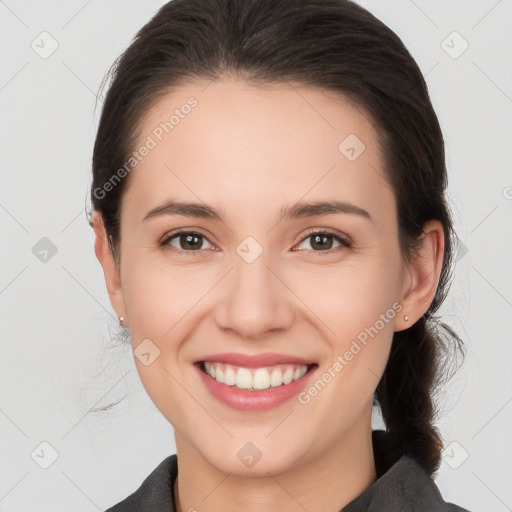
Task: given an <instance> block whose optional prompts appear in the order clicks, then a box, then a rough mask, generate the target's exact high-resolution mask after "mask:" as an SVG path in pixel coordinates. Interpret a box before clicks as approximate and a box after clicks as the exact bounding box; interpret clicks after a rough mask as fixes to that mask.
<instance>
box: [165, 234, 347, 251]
mask: <svg viewBox="0 0 512 512" xmlns="http://www.w3.org/2000/svg"><path fill="white" fill-rule="evenodd" d="M180 235H196V236H199V237H203V238H204V239H205V240H207V241H208V242H209V243H212V242H210V240H208V237H207V236H206V235H203V234H202V233H199V232H197V231H178V232H176V233H171V234H170V235H169V236H166V237H165V238H164V239H163V240H162V241H161V242H160V243H159V245H160V247H162V248H163V249H164V250H168V251H171V252H175V253H178V254H190V255H199V254H201V252H202V251H203V250H202V249H198V250H195V251H179V250H177V249H176V248H174V247H173V248H171V246H169V245H168V244H169V242H170V241H171V240H172V239H174V238H177V237H179V236H180ZM313 235H329V236H332V237H333V238H334V239H335V240H336V241H337V242H339V243H340V246H338V247H336V248H334V249H329V250H326V251H314V250H310V251H311V252H313V253H316V254H318V255H323V254H333V253H334V252H338V251H339V250H341V249H343V248H346V249H350V248H351V247H352V242H351V241H350V240H349V239H348V238H345V237H343V236H341V235H340V234H339V233H338V232H336V231H330V230H323V231H310V232H309V233H308V234H306V235H305V236H304V237H303V238H302V239H301V240H300V241H299V244H301V243H302V242H304V241H305V240H307V239H308V238H311V237H312V236H313Z"/></svg>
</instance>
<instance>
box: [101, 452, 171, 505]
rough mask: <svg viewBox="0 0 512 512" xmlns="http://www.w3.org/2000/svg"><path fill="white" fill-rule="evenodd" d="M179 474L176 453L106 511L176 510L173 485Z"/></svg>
mask: <svg viewBox="0 0 512 512" xmlns="http://www.w3.org/2000/svg"><path fill="white" fill-rule="evenodd" d="M177 474H178V463H177V456H176V454H174V455H170V456H169V457H167V458H166V459H164V460H163V461H162V462H160V464H158V466H157V467H156V468H155V469H154V470H153V471H152V472H151V473H150V474H149V475H148V476H147V477H146V478H145V480H144V481H143V482H142V484H140V486H139V487H138V489H137V490H136V491H134V492H133V493H132V494H130V495H129V496H127V497H126V498H125V499H124V500H122V501H120V502H119V503H117V504H116V505H114V506H112V507H110V508H109V509H107V510H106V511H105V512H174V496H173V485H174V480H175V479H176V476H177Z"/></svg>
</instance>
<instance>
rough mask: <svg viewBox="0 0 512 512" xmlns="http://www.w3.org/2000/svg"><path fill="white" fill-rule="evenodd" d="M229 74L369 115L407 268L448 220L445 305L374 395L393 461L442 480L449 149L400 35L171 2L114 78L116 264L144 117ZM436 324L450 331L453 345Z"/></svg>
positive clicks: (327, 1)
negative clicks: (190, 86) (119, 174)
mask: <svg viewBox="0 0 512 512" xmlns="http://www.w3.org/2000/svg"><path fill="white" fill-rule="evenodd" d="M222 74H232V75H234V76H238V77H240V78H241V79H243V80H245V81H246V82H247V83H250V84H252V85H258V84H265V83H280V82H285V81H293V82H295V83H299V84H304V85H309V86H314V87H317V88H320V89H322V90H324V91H332V92H335V93H338V94H340V95H342V96H343V97H344V98H346V99H347V100H350V101H352V102H353V103H354V104H356V105H358V106H359V107H360V108H362V109H363V111H364V112H365V113H366V114H367V115H369V116H371V118H372V120H373V121H374V122H375V124H376V126H377V132H378V133H379V143H380V147H381V149H382V154H383V159H384V167H385V172H386V177H387V179H388V180H389V182H390V183H391V185H392V187H393V190H394V192H395V196H396V200H397V208H398V224H399V244H400V248H401V251H402V255H403V257H404V258H405V259H406V260H407V261H410V257H411V255H412V252H413V251H414V250H415V249H417V247H418V244H419V236H420V235H421V234H422V227H423V225H424V223H425V222H426V221H428V220H430V219H437V220H439V221H440V222H441V223H442V225H443V228H444V235H445V250H444V261H443V266H442V270H441V276H440V281H439V285H438V289H437V291H436V294H435V297H434V299H433V301H432V303H431V305H430V307H429V309H428V311H427V312H426V313H425V315H424V316H423V317H422V318H420V319H419V320H418V321H416V322H415V323H414V325H412V326H411V327H409V328H408V329H406V330H403V331H400V332H395V333H394V336H393V342H392V347H391V353H390V357H389V361H388V363H387V366H386V369H385V371H384V375H383V377H382V379H381V381H380V382H379V384H378V386H377V390H376V394H375V399H376V402H377V403H378V404H379V405H380V407H381V410H382V416H383V419H384V421H385V424H386V427H387V430H388V434H389V437H390V439H391V445H390V446H391V448H390V453H389V456H390V457H392V458H398V457H399V456H401V455H402V454H408V455H410V456H411V457H414V458H415V459H416V460H417V461H418V462H419V463H420V464H421V465H422V466H423V467H424V468H425V469H426V470H427V471H428V472H429V473H430V474H433V473H435V471H436V470H437V469H438V467H439V464H440V459H441V450H442V442H441V438H440V435H439V432H438V430H437V429H436V428H435V426H434V419H435V416H436V412H437V411H436V408H435V404H434V394H435V391H436V390H437V389H438V385H439V384H440V383H441V382H442V381H445V379H443V378H441V377H446V375H445V373H443V371H444V370H446V368H445V366H444V364H445V360H444V359H443V356H446V354H448V348H450V347H451V348H458V349H459V350H460V352H461V353H463V345H462V341H461V340H460V338H459V337H458V336H457V335H456V334H455V333H454V332H453V331H452V330H451V329H450V328H449V327H448V326H447V325H445V324H443V323H439V322H437V320H436V321H434V318H433V315H434V313H435V312H436V311H437V309H438V308H439V306H440V305H441V303H442V302H443V300H444V298H445V296H446V294H447V291H448V287H449V279H450V277H451V270H452V253H453V249H454V242H455V237H456V235H455V233H454V230H453V227H452V220H451V217H450V212H449V208H448V205H447V202H446V199H445V189H446V186H447V174H446V167H445V154H444V142H443V136H442V133H441V129H440V126H439V122H438V119H437V116H436V114H435V112H434V109H433V107H432V104H431V102H430V98H429V94H428V91H427V86H426V84H425V80H424V78H423V76H422V74H421V71H420V69H419V68H418V66H417V64H416V62H415V61H414V59H413V58H412V57H411V55H410V54H409V52H408V51H407V49H406V48H405V46H404V44H403V43H402V41H401V40H400V38H399V37H398V36H397V35H396V34H395V33H394V32H393V31H392V30H391V29H389V28H388V27H387V26H386V25H385V24H384V23H382V22H381V21H380V20H378V19H377V18H376V17H375V16H373V15H372V14H371V13H369V12H368V11H366V10H365V9H364V8H362V7H361V6H359V5H358V4H356V3H354V2H352V1H349V0H173V1H171V2H169V3H167V4H165V5H164V6H163V7H161V8H160V10H159V11H158V12H157V13H156V15H155V16H154V17H153V18H152V19H151V20H150V21H149V22H148V23H147V24H146V25H145V26H144V27H142V29H141V30H140V31H139V32H138V33H137V35H136V37H135V38H134V40H133V41H132V43H131V44H130V46H129V47H128V48H127V49H126V50H125V51H124V52H123V54H122V55H121V56H120V57H119V58H118V59H117V60H116V61H115V62H114V64H113V66H112V68H111V69H110V72H109V75H110V77H111V78H112V80H111V83H110V85H109V88H108V93H107V94H106V97H105V102H104V105H103V110H102V114H101V118H100V123H99V127H98V132H97V136H96V141H95V145H94V153H93V162H92V172H93V181H92V186H91V193H92V204H93V207H94V209H95V210H98V211H100V212H101V214H102V215H103V219H104V222H105V227H106V231H107V234H108V236H109V243H110V246H111V250H112V253H113V255H114V258H115V260H116V263H117V264H118V265H119V264H120V254H119V236H120V232H119V226H120V222H119V219H120V206H121V199H122V195H123V191H124V190H125V189H126V187H127V182H128V181H129V175H128V177H127V178H126V179H123V180H120V182H119V183H116V184H115V186H112V187H109V190H108V193H105V190H106V188H105V187H104V185H105V184H106V183H107V182H108V181H109V179H111V178H112V176H113V174H114V172H115V171H116V170H118V169H120V168H121V167H122V166H123V165H124V164H125V162H127V160H128V158H129V155H130V153H131V152H132V151H133V150H134V145H135V142H136V140H137V137H138V135H139V134H138V133H137V128H138V127H139V125H140V121H141V119H142V118H143V116H144V115H145V113H147V112H148V110H149V108H150V107H151V106H152V105H154V104H155V103H156V102H157V101H158V100H159V99H160V98H161V97H162V96H163V95H164V94H166V93H167V92H169V91H170V90H172V88H173V87H175V86H178V85H180V84H183V83H185V82H187V81H193V80H194V79H198V78H200V79H215V78H217V77H219V76H220V75H222ZM104 84H105V83H104ZM104 84H103V85H104ZM438 326H441V327H442V328H443V329H444V330H445V331H446V332H447V333H448V334H449V341H448V343H446V342H445V339H443V336H442V335H441V332H440V330H438V329H437V328H438ZM446 361H448V359H446Z"/></svg>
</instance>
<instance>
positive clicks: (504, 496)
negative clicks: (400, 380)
mask: <svg viewBox="0 0 512 512" xmlns="http://www.w3.org/2000/svg"><path fill="white" fill-rule="evenodd" d="M163 3H164V2H163V1H155V0H151V1H150V0H145V1H138V2H133V1H126V0H125V1H122V2H121V1H113V0H108V1H105V0H103V1H101V2H100V1H99V0H92V1H91V0H90V1H88V2H87V1H83V0H80V1H70V0H67V1H65V2H64V1H62V2H50V1H45V2H36V1H32V2H30V1H22V0H5V1H2V0H0V23H1V30H0V48H1V52H2V53H1V66H0V112H1V124H0V130H1V134H0V140H1V157H0V158H1V160H0V166H1V167H0V168H1V187H0V230H1V232H0V236H1V238H0V239H1V241H2V244H1V246H2V251H1V258H2V264H1V269H2V271H1V274H0V315H1V320H2V321H1V324H0V329H1V332H0V337H1V347H2V351H1V358H0V382H1V387H0V429H1V438H0V454H1V455H0V471H1V473H0V511H9V512H18V511H24V512H26V511H28V510H33V511H52V512H59V511H66V512H67V511H69V510H73V511H77V512H79V511H84V512H88V511H95V510H104V509H105V508H107V507H108V506H111V505H113V504H114V503H116V502H118V501H120V500H121V499H122V498H124V497H125V496H127V495H128V494H129V493H131V492H133V491H134V490H135V489H136V488H137V487H138V486H139V485H140V483H141V482H142V480H143V479H144V478H145V477H146V476H147V475H148V474H149V472H150V471H151V470H152V469H153V468H154V467H156V465H157V464H158V463H159V462H160V461H161V460H163V458H165V457H166V456H167V455H169V454H171V453H175V446H174V437H173V431H172V427H171V426H170V425H169V423H168V422H167V420H165V419H164V418H163V416H162V415H161V414H160V413H159V411H158V410H157V409H156V407H155V406H154V405H153V403H152V402H151V400H150V399H149V397H148V396H147V394H146V392H145V390H144V388H143V387H142V385H141V383H140V381H139V377H138V374H137V371H136V369H135V365H134V362H133V355H132V353H131V351H130V350H129V349H126V348H123V349H120V348H117V349H110V348H108V345H109V343H110V342H111V340H110V335H111V334H114V333H115V332H116V330H117V319H116V317H115V315H114V313H113V311H112V308H111V306H110V303H109V300H108V295H107V293H106V289H105V283H104V280H103V273H102V270H101V267H100V265H99V263H98V261H97V260H96V257H95V255H94V249H93V241H94V238H93V231H92V229H91V228H90V227H89V225H88V224H87V220H86V216H85V209H84V208H85V201H86V200H87V207H89V205H90V203H89V192H88V191H89V188H90V163H91V155H92V146H93V142H94V136H95V130H96V126H97V122H98V118H99V113H100V107H101V101H100V102H99V103H98V108H97V110H96V114H95V113H94V107H95V99H96V98H95V94H96V92H97V91H98V88H99V85H100V82H101V80H102V77H103V76H104V74H105V72H106V71H107V69H108V67H109V66H110V64H111V63H112V62H113V60H114V59H115V58H116V57H117V56H118V55H119V53H120V52H121V51H122V50H123V49H124V48H125V47H126V46H127V45H128V44H129V42H130V40H131V38H132V37H133V36H134V34H135V33H136V31H137V30H138V29H139V28H140V27H141V26H142V25H143V24H144V23H146V22H147V21H148V20H149V19H150V17H151V16H152V15H153V14H154V12H155V11H156V10H157V8H158V7H160V6H161V5H163ZM360 3H361V4H362V5H363V6H365V7H366V8H368V9H369V10H370V11H372V12H373V13H374V14H375V15H376V16H377V17H379V18H380V19H382V20H383V21H384V22H385V23H386V24H388V25H389V26H390V27H391V28H392V29H393V30H395V31H396V32H397V33H398V35H399V36H400V37H401V38H402V40H403V41H404V43H405V44H406V46H407V47H408V48H409V50H410V51H411V53H412V55H413V56H414V57H415V59H416V60H417V62H418V64H419V65H420V67H421V69H422V71H423V72H424V74H425V75H426V80H427V82H428V85H429V90H430V93H431V97H432V101H433V104H434V107H435V109H436V111H437V113H438V116H439V119H440V122H441V125H442V128H443V132H444V135H445V139H446V149H447V165H448V171H449V181H450V190H449V197H450V204H451V206H452V210H453V214H454V219H455V223H456V229H457V232H458V235H459V237H460V238H461V240H462V242H463V245H462V246H461V249H460V252H459V254H458V258H459V259H458V263H457V266H456V274H455V280H454V284H453V286H452V289H451V292H450V296H449V299H448V301H447V302H446V304H445V305H444V307H443V311H444V312H445V313H446V316H445V319H446V321H447V323H449V324H450V325H452V326H453V327H454V328H455V329H456V330H457V332H458V333H459V335H460V336H461V337H462V338H463V339H464V341H465V342H466V346H467V349H468V356H467V359H466V362H465V364H464V366H463V368H462V369H461V370H460V371H459V372H458V373H457V376H456V377H455V378H454V379H453V380H452V381H451V384H450V386H449V387H448V388H447V389H446V393H445V395H444V397H443V401H442V403H441V406H442V411H443V415H442V418H441V420H440V421H439V428H440V429H441V432H442V435H443V437H444V439H445V441H446V446H447V447H448V448H447V451H446V452H445V457H444V461H443V464H442V467H441V470H440V472H439V477H438V478H437V483H438V485H439V487H440V489H441V491H442V493H443V495H444V497H445V499H447V500H449V501H453V502H455V503H457V504H459V505H461V506H464V507H466V508H469V509H470V510H472V511H483V510H485V511H489V510H492V511H495V512H502V511H506V510H512V487H511V486H510V481H511V477H512V457H511V455H512V437H511V436H510V427H511V424H512V378H511V372H510V368H511V365H512V357H511V355H512V343H511V341H512V340H511V335H510V332H511V328H512V314H511V313H512V286H511V284H512V265H511V262H512V254H511V253H512V244H511V239H512V237H511V234H512V233H511V231H512V230H511V225H512V223H511V219H512V173H511V163H512V144H511V143H512V126H511V122H510V121H511V118H512V117H511V114H512V69H511V62H512V32H511V31H510V26H511V23H512V0H500V1H496V0H479V1H468V0H457V1H455V0H451V1H446V0H443V1H440V0H439V1H426V0H415V1H413V0H396V1H391V0H387V1H382V0H372V1H364V2H363V1H361V2H360ZM43 31H47V32H48V33H49V34H51V38H53V39H54V40H55V41H57V43H58V48H57V50H56V51H55V52H54V53H53V54H52V55H50V56H49V57H48V58H45V59H44V58H42V57H41V56H40V55H39V54H38V53H36V51H34V50H33V49H32V47H31V44H32V42H33V41H35V43H34V45H35V44H38V45H39V48H40V50H39V51H42V47H43V45H44V48H45V49H46V50H49V49H51V44H52V41H51V39H50V38H48V36H40V34H41V32H43ZM453 31H456V32H458V33H459V34H460V36H461V37H462V38H463V39H464V40H465V41H467V43H468V44H469V47H468V48H467V50H466V51H465V52H464V53H462V54H461V55H458V53H460V51H461V50H462V49H463V47H464V46H463V45H464V41H463V40H462V39H461V38H460V37H459V36H457V35H453V34H452V32H453ZM42 37H46V39H45V40H44V41H43V42H41V38H42ZM443 41H444V43H443ZM450 53H451V55H450ZM454 56H457V58H454ZM43 237H47V238H48V239H49V240H51V242H52V244H54V245H55V248H56V250H57V252H56V253H55V254H54V255H52V253H51V252H50V253H48V254H47V255H46V261H41V258H43V259H44V257H45V255H44V253H42V252H40V251H41V246H40V245H37V244H43V245H44V244H46V245H48V241H43V242H41V241H40V240H41V239H42V238H43ZM34 247H35V249H34ZM34 253H35V254H34ZM125 395H127V397H126V398H125V399H124V400H122V401H121V402H120V403H119V405H118V406H117V407H115V408H114V409H111V410H110V411H108V412H103V413H102V412H91V409H93V408H100V407H102V406H104V405H106V404H108V403H111V402H114V401H117V400H119V399H120V398H122V397H123V396H125ZM41 443H49V445H51V447H50V446H49V445H47V444H42V445H41ZM52 450H55V453H56V454H58V457H57V459H56V460H55V461H54V462H53V463H52V464H51V465H50V466H49V467H48V468H47V469H43V468H42V467H41V465H45V464H49V463H50V462H51V461H52V453H54V452H53V451H52ZM466 456H467V459H465V457H466Z"/></svg>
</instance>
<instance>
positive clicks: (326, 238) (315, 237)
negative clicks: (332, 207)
mask: <svg viewBox="0 0 512 512" xmlns="http://www.w3.org/2000/svg"><path fill="white" fill-rule="evenodd" d="M308 239H311V242H310V246H311V250H313V251H314V252H328V251H329V252H334V251H336V250H338V248H339V247H340V246H341V247H347V248H348V247H351V245H352V244H351V242H350V241H349V240H347V239H345V238H343V237H342V236H341V235H339V234H336V233H331V232H329V231H317V232H313V233H309V235H308V236H306V237H305V238H303V239H302V242H301V243H303V242H305V241H306V240H308ZM333 240H334V241H336V242H338V244H339V245H338V246H336V247H335V248H334V249H333V250H332V251H331V249H332V248H333V243H334V242H333Z"/></svg>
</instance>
